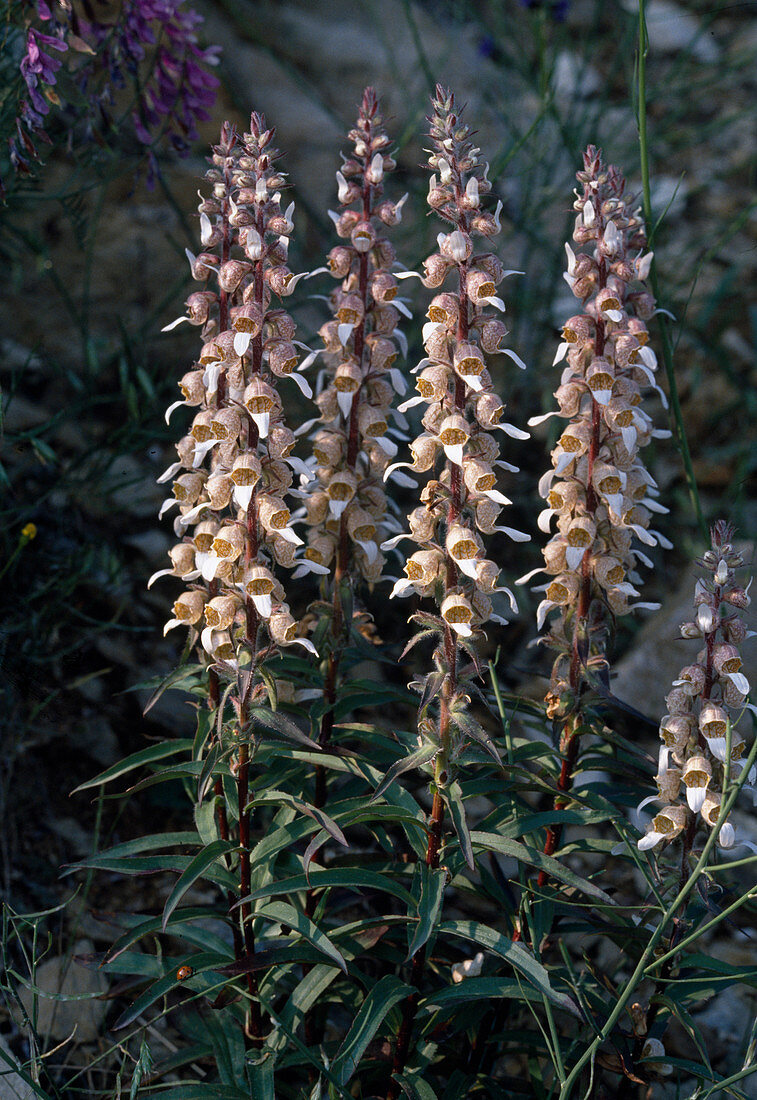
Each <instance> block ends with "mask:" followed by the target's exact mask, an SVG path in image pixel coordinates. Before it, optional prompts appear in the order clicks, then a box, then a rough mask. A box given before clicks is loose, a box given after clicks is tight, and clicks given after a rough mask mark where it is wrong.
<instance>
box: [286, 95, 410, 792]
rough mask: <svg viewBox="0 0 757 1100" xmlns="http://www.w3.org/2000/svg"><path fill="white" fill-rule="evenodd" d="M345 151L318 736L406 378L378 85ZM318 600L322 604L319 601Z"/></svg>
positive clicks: (370, 547)
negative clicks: (399, 362)
mask: <svg viewBox="0 0 757 1100" xmlns="http://www.w3.org/2000/svg"><path fill="white" fill-rule="evenodd" d="M349 138H350V141H351V143H352V149H351V151H350V155H349V156H348V157H343V162H344V163H343V164H342V168H341V170H340V171H338V172H337V174H336V177H337V185H338V198H339V210H338V211H330V212H329V213H330V216H331V218H332V220H333V222H334V225H335V228H336V232H337V235H338V236H339V238H340V243H339V244H338V245H337V246H336V247H335V248H333V249H332V250H331V252H330V253H329V257H328V271H329V272H330V273H331V275H332V276H333V277H334V278H336V279H338V280H340V282H339V286H338V287H337V288H336V289H335V290H334V291H333V292H332V294H331V299H330V301H331V307H332V318H331V320H329V321H328V322H327V323H326V324H325V325H323V327H322V328H321V330H320V335H321V337H322V339H323V342H324V350H323V353H322V354H323V355H324V359H325V362H326V367H327V375H326V378H327V382H326V385H325V386H324V388H323V390H322V391H321V393H320V394H319V395H318V398H317V401H318V405H319V408H320V410H321V415H320V418H319V422H318V427H317V429H316V431H315V433H314V435H313V460H312V465H313V466H314V467H315V475H316V476H315V478H314V480H313V481H312V482H311V484H310V485H309V486H308V488H307V497H306V509H305V513H306V522H307V524H308V525H309V531H308V537H307V547H306V549H305V554H304V557H305V559H306V560H307V561H309V562H310V563H311V567H312V568H315V569H317V570H318V571H319V572H320V571H322V572H324V573H326V572H328V570H329V568H333V579H332V580H331V582H330V601H329V603H330V608H329V609H328V611H327V615H328V619H329V630H328V632H327V634H326V635H325V637H324V647H325V648H326V649H327V654H326V658H325V664H326V669H325V679H324V688H323V698H324V712H323V714H322V717H321V725H320V731H319V738H318V740H319V742H320V744H321V745H326V744H328V742H329V741H330V739H331V735H332V731H333V723H334V711H333V707H334V703H335V701H336V696H337V687H338V682H339V672H340V666H341V662H342V657H343V654H344V649H345V646H346V645H347V643H348V640H349V636H350V632H351V630H352V627H353V613H352V610H351V608H352V601H353V589H354V587H355V585H356V584H357V582H359V581H363V582H367V583H368V584H369V585H373V584H374V583H375V582H376V581H378V580H379V579H380V578H381V575H382V570H383V566H384V561H385V559H384V555H383V554H382V552H381V549H380V546H379V544H380V542H381V539H382V534H381V532H382V529H383V527H384V525H385V523H386V507H387V499H386V494H385V492H384V489H383V484H382V476H383V473H384V470H385V469H386V467H387V465H388V463H389V461H390V459H391V458H392V457H394V455H396V453H397V445H396V443H395V442H394V441H393V439H392V438H391V434H390V433H392V434H397V432H396V428H395V429H392V428H391V427H390V425H391V421H392V418H394V419H396V420H397V421H398V424H399V426H400V427H402V426H404V425H405V423H406V421H405V419H404V417H402V416H401V415H399V414H397V412H396V410H395V409H393V408H392V402H393V399H394V395H395V392H399V393H403V392H404V390H405V382H404V379H403V378H402V375H401V374H400V372H399V371H398V370H397V368H395V367H394V366H393V364H394V362H395V360H396V359H397V355H398V344H404V338H403V335H402V333H401V332H400V330H399V328H398V324H399V319H400V315H401V314H405V315H408V316H409V310H408V309H407V307H406V306H405V305H404V303H403V302H402V301H401V300H400V299H399V298H398V297H397V289H398V285H397V280H396V279H395V277H394V275H393V273H392V266H393V264H394V261H395V252H394V249H393V247H392V245H391V243H390V241H389V240H388V238H387V237H386V236H385V233H384V231H385V229H386V228H387V227H392V226H394V225H396V224H398V222H399V221H400V220H401V217H402V207H403V205H404V202H405V199H406V198H407V196H405V197H404V198H402V199H400V201H399V202H397V203H392V202H389V201H385V200H384V199H383V189H384V181H385V179H386V177H387V175H388V174H389V173H390V172H391V171H392V170H393V169H394V168H395V167H396V164H395V161H394V159H393V158H392V156H391V141H390V138H389V136H388V135H387V133H386V131H385V128H384V124H383V120H382V117H381V114H380V110H379V102H378V98H377V96H376V93H375V91H374V89H373V88H371V87H369V88H366V90H365V92H364V94H363V99H362V102H361V105H360V109H359V112H358V117H357V121H356V124H355V127H354V128H353V129H352V130H351V131H350V133H349ZM319 606H321V607H323V605H319ZM325 798H326V773H325V770H324V769H323V768H322V767H320V766H317V767H316V792H315V804H316V806H319V807H320V806H322V805H323V804H324V802H325Z"/></svg>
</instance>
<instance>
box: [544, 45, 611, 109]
mask: <svg viewBox="0 0 757 1100" xmlns="http://www.w3.org/2000/svg"><path fill="white" fill-rule="evenodd" d="M601 86H602V79H601V77H600V75H599V73H598V72H597V70H596V69H595V68H594V66H593V65H590V64H589V63H588V62H587V61H585V60H584V59H583V58H581V57H579V56H578V54H575V53H573V52H572V51H571V50H561V51H560V53H559V54H558V55H557V57H556V59H555V67H554V70H553V72H552V87H553V89H554V92H555V96H556V98H557V100H558V101H560V100H567V101H568V102H569V103H570V101H571V100H574V99H587V98H588V97H589V96H592V95H595V94H596V93H597V92H598V91H599V89H600V88H601Z"/></svg>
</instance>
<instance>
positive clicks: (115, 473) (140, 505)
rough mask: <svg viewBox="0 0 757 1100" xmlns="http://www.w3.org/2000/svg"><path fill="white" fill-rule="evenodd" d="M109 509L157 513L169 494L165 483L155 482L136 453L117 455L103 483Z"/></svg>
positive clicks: (137, 515) (105, 501)
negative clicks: (134, 454)
mask: <svg viewBox="0 0 757 1100" xmlns="http://www.w3.org/2000/svg"><path fill="white" fill-rule="evenodd" d="M104 488H105V494H106V496H105V500H104V503H105V504H106V505H107V507H108V509H109V510H114V509H118V510H121V511H124V512H127V513H128V514H129V515H132V516H135V517H137V518H140V519H141V518H143V517H146V516H156V515H157V512H158V511H159V509H160V505H161V502H162V501H163V500H164V499H165V497H166V496H169V495H170V490H169V491H166V486H165V485H156V484H155V480H154V478H151V477H150V476H149V475H148V473H147V470H146V469H145V466H144V464H143V463H142V462H140V461H139V459H137V458H135V457H134V456H133V455H128V454H127V455H117V456H116V457H115V458H114V459H113V461H112V463H111V464H110V467H109V469H108V474H107V478H106V480H105V483H104Z"/></svg>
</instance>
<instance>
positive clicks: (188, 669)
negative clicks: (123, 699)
mask: <svg viewBox="0 0 757 1100" xmlns="http://www.w3.org/2000/svg"><path fill="white" fill-rule="evenodd" d="M202 671H203V670H202V666H201V665H180V666H179V668H175V669H174V670H173V672H169V674H168V676H166V678H165V680H163V681H162V682H161V683H160V684H159V685H158V687H157V688H156V689H155V691H154V692H153V693H152V695H151V696H150V698H149V699H148V700H147V702H146V703H145V709H144V710H143V711H142V714H147V713H148V711H150V710H152V708H153V707H154V706H155V704H156V703H157V701H158V699H160V697H161V695H162V694H163V692H164V691H169V690H170V689H171V688H175V687H178V686H179V684H183V683H184V681H185V680H189V679H191V678H192V677H193V676H197V674H198V673H201V672H202ZM154 682H155V681H153V683H154ZM140 686H142V685H140V684H137V685H135V687H140Z"/></svg>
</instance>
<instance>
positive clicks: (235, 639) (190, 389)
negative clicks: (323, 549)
mask: <svg viewBox="0 0 757 1100" xmlns="http://www.w3.org/2000/svg"><path fill="white" fill-rule="evenodd" d="M272 138H273V131H272V130H268V129H266V127H265V122H264V120H263V118H262V117H261V116H260V115H257V114H253V115H252V117H251V120H250V132H249V133H247V134H244V135H243V136H241V137H240V135H239V134H238V133H237V132H236V130H235V129H234V127H232V126H231V125H229V124H228V123H226V124H224V127H223V129H222V132H221V141H220V143H219V145H217V146H216V147H215V148H214V150H213V155H212V157H211V159H210V164H211V167H210V169H209V171H208V172H207V173H206V176H205V179H206V180H207V181H208V183H209V184H210V186H211V194H210V196H209V197H208V198H206V199H203V200H202V201H201V203H200V207H199V212H200V234H201V242H202V247H203V250H204V251H203V252H202V253H201V254H200V256H193V255H191V254H189V261H190V266H191V268H192V271H193V273H194V274H195V277H196V278H199V279H200V281H202V282H207V283H209V284H210V286H209V287H208V288H207V289H204V290H203V291H201V292H199V295H200V296H201V308H198V292H195V293H194V294H192V295H190V297H189V299H188V301H187V315H186V316H185V317H182V318H179V321H181V320H186V321H188V322H189V323H190V324H192V325H195V326H197V327H199V328H200V335H201V337H202V340H203V345H202V349H201V351H200V353H199V356H198V362H197V364H196V365H195V368H194V369H193V370H192V371H190V372H189V373H188V374H187V375H185V376H184V378H183V379H182V381H181V384H180V390H181V393H182V396H183V400H180V401H178V402H176V403H175V404H174V405H172V406H171V408H170V409H169V411H168V415H169V416H170V414H171V413H172V412H173V409H174V408H175V407H176V406H177V405H189V406H191V407H192V409H193V413H194V419H193V421H192V425H191V428H190V431H189V434H188V435H187V436H185V437H184V438H183V439H182V440H181V441H180V443H179V444H178V445H177V452H178V461H177V462H176V463H174V464H173V465H172V466H170V467H169V469H168V470H167V471H166V472H165V474H163V475H162V476H161V478H160V479H159V480H160V481H167V480H169V479H170V478H172V479H173V489H172V492H173V495H172V497H170V498H169V499H168V500H167V501H166V502H165V503H164V505H163V508H162V509H161V512H162V511H165V510H166V509H167V508H170V507H172V506H175V505H178V508H179V515H178V517H177V518H176V520H175V523H174V530H175V533H176V535H177V537H178V538H180V539H183V541H182V542H180V543H179V544H178V545H177V546H174V547H173V549H172V550H171V552H170V557H171V563H172V566H171V568H170V569H166V570H161V571H159V573H157V574H156V575H155V577H154V578H151V582H152V580H154V579H155V578H156V577H158V576H161V575H163V574H170V575H172V576H179V577H181V578H182V579H183V580H184V581H185V582H186V581H197V584H196V585H195V587H193V588H191V589H189V591H188V592H186V593H185V594H184V596H181V597H179V599H178V600H177V601H176V602H175V603H174V618H173V619H172V620H171V621H170V622H169V623H168V624H167V627H166V629H170V628H172V627H174V626H178V625H182V624H187V625H190V626H196V628H197V630H198V631H201V643H202V649H203V651H204V653H205V654H206V659H207V660H209V661H211V662H213V663H215V664H216V666H217V667H218V668H221V669H226V670H227V671H228V670H232V671H233V670H234V669H235V668H236V667H237V666H238V664H239V663H240V660H241V657H242V653H243V652H245V653H246V654H247V656H246V658H245V662H244V663H248V662H249V661H250V660H252V661H253V663H254V660H255V655H256V653H257V650H258V646H259V645H260V642H261V636H262V634H263V632H265V633H266V634H267V635H268V638H269V639H270V641H271V642H272V643H274V644H278V645H291V644H293V643H298V644H300V645H303V646H305V647H306V648H308V649H311V650H312V649H313V646H312V643H311V642H310V641H308V640H307V639H306V638H303V637H301V633H300V631H299V628H298V626H297V624H296V623H295V621H294V619H293V618H292V615H291V613H290V611H289V608H288V606H287V604H286V602H285V599H284V592H283V589H282V587H281V585H280V584H279V583H278V582H277V581H276V580H275V577H274V576H273V568H274V564H275V563H282V562H283V563H284V564H285V565H287V566H289V567H291V566H294V565H296V564H297V562H296V560H295V557H294V554H295V548H296V547H297V546H298V545H300V544H301V543H302V540H301V539H300V537H299V535H297V534H296V532H295V531H294V529H293V527H292V518H291V515H290V510H289V507H288V505H287V502H286V496H287V495H288V493H289V490H290V487H291V485H292V481H293V479H294V473H295V472H298V473H302V472H303V471H304V472H305V473H307V468H306V467H305V466H304V463H302V462H301V461H300V460H299V459H296V458H293V457H291V455H290V451H291V448H292V445H293V442H294V436H293V435H292V433H291V431H290V430H289V429H288V428H287V427H286V425H285V424H284V416H283V409H282V400H281V398H280V397H279V395H278V393H277V389H276V387H277V384H278V378H279V377H287V378H292V379H293V380H294V381H296V382H297V385H298V387H299V389H300V390H301V391H302V392H303V393H304V394H305V395H306V396H311V391H310V387H309V386H308V384H307V382H306V381H305V380H304V378H303V377H302V375H301V374H300V373H299V371H298V370H297V353H296V351H295V350H294V346H293V344H292V337H293V335H294V322H293V321H292V319H291V317H290V316H289V314H288V313H286V312H285V311H284V310H283V309H282V308H281V307H280V306H278V304H277V303H275V302H274V300H273V299H274V296H277V297H285V296H286V295H287V294H288V293H289V291H290V288H291V286H292V284H293V283H294V282H295V281H296V280H297V279H298V278H299V276H294V275H292V272H291V271H289V269H288V268H287V267H286V255H287V248H288V243H289V236H290V235H291V232H292V223H291V216H292V207H291V206H290V207H289V209H288V210H287V211H286V212H285V213H282V210H281V196H280V190H279V189H280V188H281V187H283V186H284V175H283V173H282V172H281V171H280V170H279V168H278V167H277V165H276V161H277V157H278V154H277V152H276V150H275V149H273V148H272V146H271V140H272ZM214 283H216V284H217V286H218V290H215V289H210V287H212V286H213V285H214ZM179 321H176V322H173V324H171V325H168V326H166V328H167V329H170V328H173V327H174V325H175V324H178V323H179ZM301 366H302V365H300V369H301ZM293 371H295V372H296V373H292V372H293ZM285 384H286V385H289V383H288V382H287V383H285ZM202 582H204V586H203V583H202ZM273 621H275V629H274V628H272V626H271V623H272V622H273ZM282 623H286V629H283V627H282Z"/></svg>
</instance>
